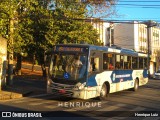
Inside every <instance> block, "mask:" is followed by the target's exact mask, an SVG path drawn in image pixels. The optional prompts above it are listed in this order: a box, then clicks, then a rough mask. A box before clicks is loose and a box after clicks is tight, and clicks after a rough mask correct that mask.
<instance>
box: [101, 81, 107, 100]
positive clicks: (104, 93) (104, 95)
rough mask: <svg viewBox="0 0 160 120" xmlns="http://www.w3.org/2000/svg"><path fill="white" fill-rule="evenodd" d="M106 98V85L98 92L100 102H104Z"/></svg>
mask: <svg viewBox="0 0 160 120" xmlns="http://www.w3.org/2000/svg"><path fill="white" fill-rule="evenodd" d="M107 97H108V93H107V86H106V84H103V85H102V88H101V91H100V97H99V98H100V100H106V99H107Z"/></svg>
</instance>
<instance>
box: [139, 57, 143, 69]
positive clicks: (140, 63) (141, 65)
mask: <svg viewBox="0 0 160 120" xmlns="http://www.w3.org/2000/svg"><path fill="white" fill-rule="evenodd" d="M139 68H140V69H142V68H143V58H139Z"/></svg>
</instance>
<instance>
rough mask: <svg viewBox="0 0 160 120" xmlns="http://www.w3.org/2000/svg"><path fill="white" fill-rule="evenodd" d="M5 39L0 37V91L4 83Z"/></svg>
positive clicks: (5, 64) (5, 63)
mask: <svg viewBox="0 0 160 120" xmlns="http://www.w3.org/2000/svg"><path fill="white" fill-rule="evenodd" d="M6 66H7V40H6V39H4V38H2V37H0V91H1V90H2V88H3V87H5V85H6Z"/></svg>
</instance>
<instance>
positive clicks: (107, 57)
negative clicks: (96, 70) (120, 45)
mask: <svg viewBox="0 0 160 120" xmlns="http://www.w3.org/2000/svg"><path fill="white" fill-rule="evenodd" d="M103 69H104V70H108V69H109V70H113V69H114V54H112V53H103Z"/></svg>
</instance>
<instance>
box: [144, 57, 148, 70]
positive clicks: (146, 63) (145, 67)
mask: <svg viewBox="0 0 160 120" xmlns="http://www.w3.org/2000/svg"><path fill="white" fill-rule="evenodd" d="M147 61H148V60H147V58H144V69H147V66H148V62H147Z"/></svg>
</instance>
